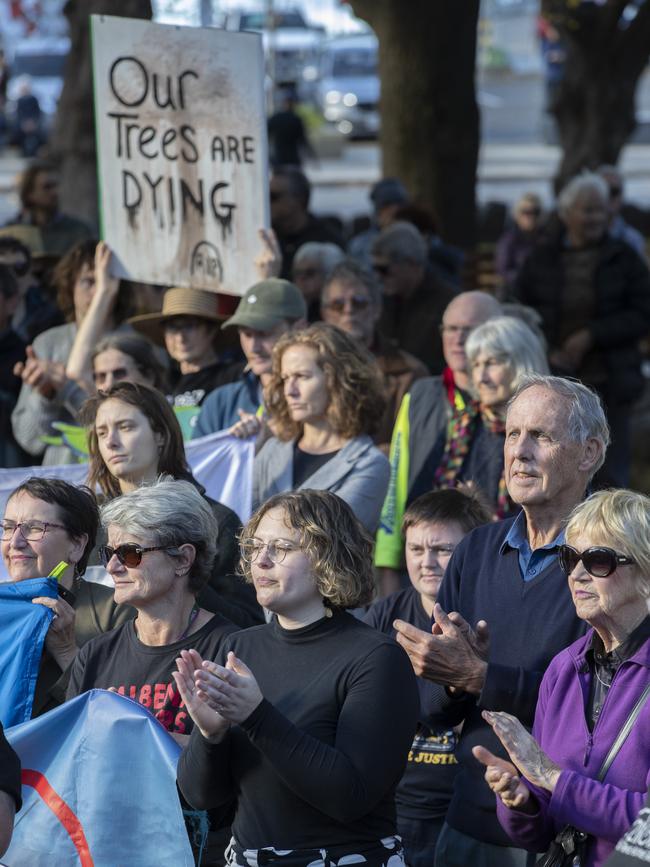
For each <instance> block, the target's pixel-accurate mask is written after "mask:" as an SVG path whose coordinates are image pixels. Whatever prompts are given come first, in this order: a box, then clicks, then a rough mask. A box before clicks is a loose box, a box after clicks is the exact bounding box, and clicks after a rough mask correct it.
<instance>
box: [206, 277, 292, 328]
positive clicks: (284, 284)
mask: <svg viewBox="0 0 650 867" xmlns="http://www.w3.org/2000/svg"><path fill="white" fill-rule="evenodd" d="M298 319H307V304H306V303H305V299H304V298H303V295H302V292H301V291H300V289H298V287H297V286H295V285H294V284H293V283H290V282H289V281H288V280H280V279H278V278H276V277H271V278H269V279H268V280H261V281H260V282H259V283H255V285H254V286H251V288H250V289H248V290H247V292H246V293H245V294H244V295H243V296H242V299H241V301H240V302H239V306H238V307H237V310H236V311H235V314H234V316H231V317H230V319H228V320H227V321H226V322H224V323H223V325H222V326H221V327H222V328H231V327H232V326H241V327H242V328H254V329H255V330H256V331H270V330H271V329H273V328H275V327H276V326H277V325H280V324H281V323H282V322H285V321H286V320H289V321H290V322H295V321H296V320H298Z"/></svg>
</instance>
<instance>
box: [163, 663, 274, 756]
mask: <svg viewBox="0 0 650 867" xmlns="http://www.w3.org/2000/svg"><path fill="white" fill-rule="evenodd" d="M176 667H177V669H178V671H175V672H173V677H174V680H175V681H176V685H177V686H178V691H179V692H180V694H181V698H182V699H183V702H184V703H185V706H186V708H187V711H188V713H189V714H190V716H191V717H192V719H193V720H194V723H195V724H196V725H197V726H198V728H199V730H200V732H201V734H202V735H203V737H205V738H207V739H208V740H210V741H212V742H213V743H219V741H221V740H222V739H223V737H224V736H225V734H226V732H227V731H228V728H229V727H230V724H231V723H241V722H243V721H244V720H245V719H247V718H248V717H249V716H250V715H251V714H252V712H253V711H254V710H255V708H256V707H257V706H258V705H259V704H260V702H261V701H262V699H263V697H264V696H263V695H262V693H261V691H260V688H259V687H258V685H257V681H256V680H255V678H254V677H253V674H252V672H251V671H250V669H249V668H248V666H247V665H246V664H245V663H243V662H242V661H241V660H240V659H237V657H236V656H235V654H234V653H233V652H232V651H230V653H229V654H228V659H227V662H226V666H225V668H224V667H223V666H221V665H217V663H216V662H210V661H209V660H207V659H206V660H204V659H202V658H201V656H200V654H199V653H198V652H197V651H196V650H182V651H181V656H180V658H179V659H177V660H176Z"/></svg>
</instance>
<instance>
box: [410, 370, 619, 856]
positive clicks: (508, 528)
mask: <svg viewBox="0 0 650 867" xmlns="http://www.w3.org/2000/svg"><path fill="white" fill-rule="evenodd" d="M608 441H609V431H608V427H607V421H606V419H605V413H604V411H603V407H602V404H601V402H600V400H599V398H598V397H597V395H596V394H594V393H593V392H592V391H590V390H589V389H588V388H586V387H585V386H584V385H582V384H581V383H579V382H575V381H573V380H567V379H562V378H560V377H554V376H543V375H540V374H531V375H529V376H527V377H524V378H523V380H522V381H521V382H520V384H519V387H518V389H517V391H516V392H515V395H514V397H513V398H512V400H511V402H510V404H509V406H508V411H507V415H506V430H505V448H504V460H505V480H506V485H507V487H508V493H509V495H510V497H511V499H512V500H513V502H515V503H517V504H519V505H520V506H521V509H522V511H521V512H520V513H519V515H518V516H517V517H516V518H509V519H506V520H504V521H497V522H494V523H491V524H487V525H485V526H483V527H479V528H478V529H476V530H474V531H472V532H471V533H470V534H469V535H468V536H466V537H465V538H464V539H463V541H462V542H461V543H460V544H459V545H458V546H457V548H456V550H455V551H454V553H453V555H452V558H451V561H450V563H449V565H448V567H447V570H446V572H445V576H444V578H443V581H442V585H441V588H440V591H439V593H438V602H437V604H436V606H435V607H434V612H433V615H434V620H435V623H434V626H433V629H432V631H431V632H425V631H422V630H419V629H416V628H415V627H414V626H412V625H410V624H407V623H404V622H403V621H399V620H398V621H396V622H395V628H396V629H397V631H398V641H399V642H400V644H402V646H403V647H404V648H405V650H406V651H407V652H408V654H409V656H410V657H411V662H412V664H413V667H414V670H415V672H416V674H418V675H420V676H421V677H424V678H425V679H427V680H430V681H432V683H431V685H430V713H431V718H432V720H435V721H436V723H438V724H444V725H457V724H459V723H460V722H463V723H464V724H463V730H462V734H461V739H460V743H459V746H458V748H457V752H456V757H457V758H458V761H459V762H460V765H461V768H460V771H459V774H458V776H457V778H456V785H455V789H454V795H453V798H452V802H451V804H450V807H449V810H448V812H447V820H446V824H445V826H444V827H443V830H442V832H441V835H440V838H439V841H438V846H437V849H436V859H435V862H436V867H467V865H469V864H472V865H480V867H524V865H525V864H526V861H527V853H526V852H524V851H523V850H520V849H515V848H513V847H512V843H511V841H510V839H509V837H508V836H507V834H506V833H505V832H504V831H503V829H502V828H501V826H500V825H499V822H498V821H497V817H496V807H495V800H494V795H493V794H492V792H491V791H490V790H489V788H488V787H487V785H486V784H485V782H484V780H483V779H482V777H483V769H482V766H481V765H480V764H479V763H478V762H477V761H476V760H475V759H474V758H473V756H472V752H471V750H472V747H473V746H476V745H477V744H481V745H483V746H485V747H487V749H489V750H490V752H492V753H494V754H495V755H497V756H500V757H501V758H505V757H506V754H505V752H504V751H503V748H502V747H501V745H500V743H499V742H498V740H497V738H496V736H495V735H494V733H493V732H492V730H491V728H490V726H489V725H488V724H487V723H486V722H485V721H484V718H483V716H482V712H483V711H505V712H507V713H510V714H512V715H513V716H516V717H518V719H520V720H521V721H522V722H523V723H524V725H531V724H532V721H533V715H534V711H535V704H536V701H537V694H538V691H539V687H540V683H541V680H542V676H543V674H544V671H545V670H546V668H547V666H548V664H549V662H550V661H551V659H552V658H553V657H554V656H555V655H556V654H557V653H559V652H560V651H561V650H563V649H564V648H565V647H566V646H568V645H569V644H571V643H572V642H573V641H575V640H577V639H578V638H579V637H580V636H581V635H582V634H583V633H584V631H585V626H584V623H583V622H582V621H580V620H579V619H578V617H577V616H576V612H575V608H574V606H573V604H572V601H571V595H570V592H569V588H568V586H567V580H566V575H565V574H564V572H563V571H562V569H561V567H560V564H559V562H558V552H559V547H560V546H561V545H562V544H564V530H563V527H564V524H565V521H566V519H567V517H568V516H569V514H570V513H571V511H572V509H573V508H574V507H575V506H576V505H577V504H578V503H579V502H580V501H581V500H582V499H583V497H584V496H585V492H586V490H587V487H588V485H589V482H590V480H591V478H592V477H593V474H594V473H595V472H596V471H597V470H598V468H599V467H600V466H601V464H602V462H603V460H604V457H605V452H606V449H607V444H608ZM447 612H449V613H447Z"/></svg>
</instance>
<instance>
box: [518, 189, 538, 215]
mask: <svg viewBox="0 0 650 867" xmlns="http://www.w3.org/2000/svg"><path fill="white" fill-rule="evenodd" d="M523 205H533V207H536V208H539V210H540V216H541V213H542V210H543V207H544V206H543V205H542V199H541V196H538V195H537V193H522V195H521V196H519V198H518V199H517V201H516V202H515V203H514V205H513V206H512V216H513V217H516V216H517V214H518V213H519V211H520V210H521V208H522V206H523Z"/></svg>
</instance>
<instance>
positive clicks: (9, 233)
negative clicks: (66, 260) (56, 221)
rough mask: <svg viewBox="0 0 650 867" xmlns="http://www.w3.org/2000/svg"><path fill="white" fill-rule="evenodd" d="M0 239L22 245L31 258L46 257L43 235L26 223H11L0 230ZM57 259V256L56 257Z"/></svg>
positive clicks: (36, 228)
mask: <svg viewBox="0 0 650 867" xmlns="http://www.w3.org/2000/svg"><path fill="white" fill-rule="evenodd" d="M0 238H15V239H16V240H17V241H20V243H21V244H24V245H25V246H26V247H27V249H28V250H29V252H30V253H31V254H32V257H33V258H36V257H42V256H47V255H48V254H47V253H46V252H45V244H44V243H43V233H42V232H41V230H40V229H39V228H38V226H30V225H28V224H26V223H13V224H11V225H10V226H3V227H2V229H0ZM56 258H58V256H57V257H56Z"/></svg>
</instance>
